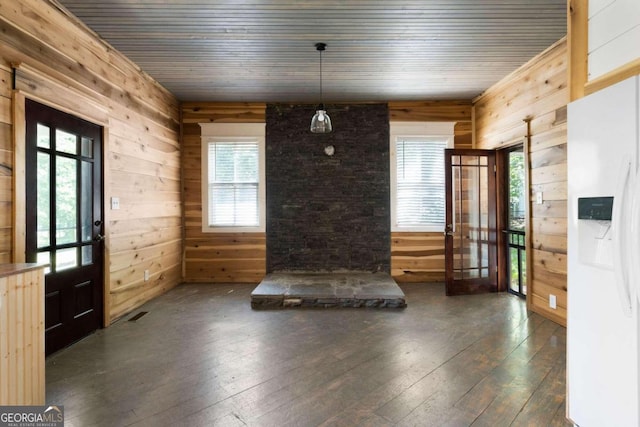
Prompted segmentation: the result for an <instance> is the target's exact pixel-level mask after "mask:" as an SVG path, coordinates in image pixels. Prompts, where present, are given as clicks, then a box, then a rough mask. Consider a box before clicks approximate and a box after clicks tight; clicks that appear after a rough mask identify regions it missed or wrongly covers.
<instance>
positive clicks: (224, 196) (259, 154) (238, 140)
mask: <svg viewBox="0 0 640 427" xmlns="http://www.w3.org/2000/svg"><path fill="white" fill-rule="evenodd" d="M237 126H238V125H237V124H236V125H234V128H235V127H237ZM262 129H263V130H264V125H263V126H262ZM218 130H220V129H218ZM240 132H241V131H240V129H236V132H229V130H228V129H227V131H226V133H232V134H234V133H235V134H237V133H240ZM263 145H264V138H261V137H250V136H249V137H239V136H228V137H221V136H205V132H204V127H203V143H202V160H203V173H202V181H203V182H202V187H203V188H202V190H203V191H202V196H203V197H202V204H203V206H202V207H203V209H202V211H203V212H202V229H203V231H205V232H206V231H210V232H225V231H229V232H231V231H264V219H263V218H264V179H263V169H264V168H263V163H264V160H263V158H264V151H263Z"/></svg>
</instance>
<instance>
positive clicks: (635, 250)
mask: <svg viewBox="0 0 640 427" xmlns="http://www.w3.org/2000/svg"><path fill="white" fill-rule="evenodd" d="M630 223H631V224H630V225H629V234H630V235H631V236H632V238H631V239H629V253H630V254H631V259H632V260H635V261H636V262H631V273H632V274H631V277H632V281H631V287H630V289H629V291H630V292H629V297H630V298H631V301H635V300H636V299H637V300H638V301H640V263H639V262H637V260H639V259H640V258H639V257H640V239H638V238H637V237H634V236H640V176H639V174H636V178H635V189H634V192H633V201H632V202H631V220H630Z"/></svg>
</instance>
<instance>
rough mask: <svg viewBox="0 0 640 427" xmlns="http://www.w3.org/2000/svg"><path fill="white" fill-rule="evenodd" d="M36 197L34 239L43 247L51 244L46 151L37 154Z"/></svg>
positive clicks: (38, 245)
mask: <svg viewBox="0 0 640 427" xmlns="http://www.w3.org/2000/svg"><path fill="white" fill-rule="evenodd" d="M37 163H38V165H37V168H38V172H37V184H36V186H37V189H36V192H37V197H38V201H37V204H38V212H37V213H36V236H37V237H36V241H37V243H36V244H37V247H38V248H43V247H47V246H49V245H51V215H50V214H51V212H50V210H49V201H50V199H51V188H50V185H49V180H50V178H51V175H50V170H51V169H50V168H51V164H50V162H49V155H48V154H47V153H38V154H37Z"/></svg>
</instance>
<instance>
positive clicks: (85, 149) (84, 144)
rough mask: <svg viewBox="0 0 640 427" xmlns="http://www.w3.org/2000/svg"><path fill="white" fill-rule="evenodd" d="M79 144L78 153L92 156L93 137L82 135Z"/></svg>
mask: <svg viewBox="0 0 640 427" xmlns="http://www.w3.org/2000/svg"><path fill="white" fill-rule="evenodd" d="M80 144H81V148H80V154H81V155H82V156H84V157H91V158H93V139H91V138H87V137H86V136H83V137H82V139H81V142H80Z"/></svg>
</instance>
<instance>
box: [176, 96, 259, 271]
mask: <svg viewBox="0 0 640 427" xmlns="http://www.w3.org/2000/svg"><path fill="white" fill-rule="evenodd" d="M265 108H266V105H265V104H262V103H213V102H185V103H183V104H182V150H183V155H182V167H183V170H184V176H183V191H184V208H183V209H184V227H185V228H184V232H185V238H184V261H183V262H184V266H183V268H184V280H185V282H190V283H197V282H203V283H259V282H260V281H261V280H262V278H263V277H264V275H265V274H266V252H267V250H266V237H265V234H264V233H203V232H202V193H201V185H202V177H201V173H202V166H201V142H202V140H201V131H200V126H199V125H198V123H214V122H216V123H264V121H265Z"/></svg>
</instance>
